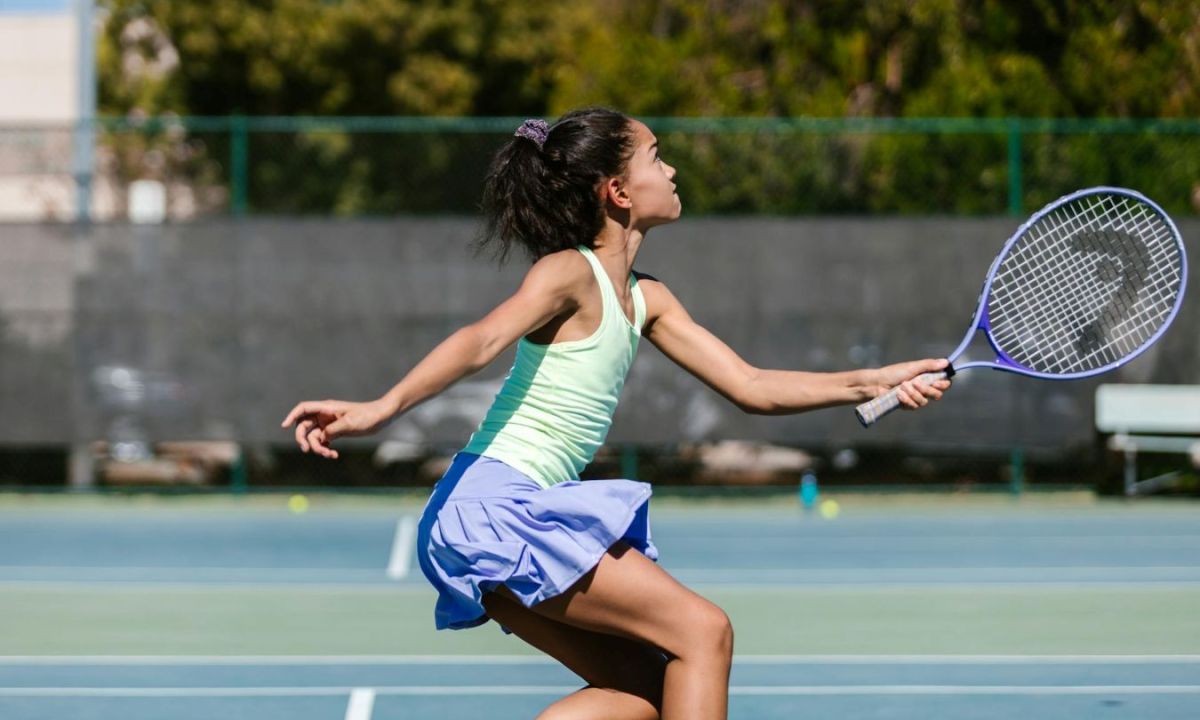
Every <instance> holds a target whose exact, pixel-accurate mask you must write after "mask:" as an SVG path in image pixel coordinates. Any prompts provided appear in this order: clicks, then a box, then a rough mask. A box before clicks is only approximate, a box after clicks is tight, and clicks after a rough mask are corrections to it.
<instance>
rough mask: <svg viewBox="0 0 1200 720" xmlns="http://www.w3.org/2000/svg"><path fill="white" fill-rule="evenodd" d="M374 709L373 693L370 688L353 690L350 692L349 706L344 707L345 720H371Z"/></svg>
mask: <svg viewBox="0 0 1200 720" xmlns="http://www.w3.org/2000/svg"><path fill="white" fill-rule="evenodd" d="M374 709H375V691H374V690H372V689H371V688H354V690H353V691H351V692H350V704H349V705H347V706H346V720H371V712H372V711H373V710H374Z"/></svg>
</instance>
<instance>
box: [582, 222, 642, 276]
mask: <svg viewBox="0 0 1200 720" xmlns="http://www.w3.org/2000/svg"><path fill="white" fill-rule="evenodd" d="M644 237H645V235H644V234H643V232H642V231H641V230H636V229H633V228H626V227H621V226H620V225H618V224H616V223H614V222H612V221H611V220H610V221H609V222H608V223H606V224H605V226H604V229H603V230H601V231H600V234H599V235H597V236H596V242H595V247H594V249H593V252H594V253H595V254H596V257H597V258H599V259H600V260H601V262H603V263H604V264H605V266H606V267H608V263H609V262H620V263H621V265H623V266H624V267H623V273H622V277H624V276H627V275H629V272H630V271H631V270H632V269H633V261H634V260H635V259H636V258H637V254H638V250H639V249H640V248H641V246H642V240H643V239H644ZM610 269H611V268H610Z"/></svg>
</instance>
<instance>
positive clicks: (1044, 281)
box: [1000, 202, 1145, 371]
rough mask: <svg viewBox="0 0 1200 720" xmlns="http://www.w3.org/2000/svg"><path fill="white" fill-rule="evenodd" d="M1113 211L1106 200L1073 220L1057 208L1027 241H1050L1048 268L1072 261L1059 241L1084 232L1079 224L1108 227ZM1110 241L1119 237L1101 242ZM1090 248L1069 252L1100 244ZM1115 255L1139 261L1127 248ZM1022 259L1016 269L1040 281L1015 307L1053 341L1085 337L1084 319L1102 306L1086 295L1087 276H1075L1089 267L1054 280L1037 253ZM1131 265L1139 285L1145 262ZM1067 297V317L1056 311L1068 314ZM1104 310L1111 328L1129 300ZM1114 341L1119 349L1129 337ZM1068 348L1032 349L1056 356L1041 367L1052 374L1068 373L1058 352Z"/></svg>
mask: <svg viewBox="0 0 1200 720" xmlns="http://www.w3.org/2000/svg"><path fill="white" fill-rule="evenodd" d="M1113 209H1114V208H1113V207H1112V204H1111V202H1110V203H1109V206H1108V207H1107V208H1102V206H1101V205H1100V204H1098V203H1092V204H1091V205H1089V206H1086V207H1084V208H1083V209H1082V212H1080V213H1079V214H1078V215H1077V216H1072V215H1070V214H1068V213H1065V212H1064V211H1063V210H1062V209H1060V210H1059V211H1058V212H1056V213H1055V214H1054V215H1053V216H1052V217H1051V220H1052V221H1053V222H1052V223H1047V224H1045V227H1041V228H1039V227H1035V228H1033V231H1034V232H1033V233H1032V237H1034V238H1036V239H1038V240H1043V241H1045V240H1047V239H1049V240H1051V241H1053V242H1054V244H1053V245H1051V246H1050V247H1056V248H1057V251H1056V252H1055V254H1054V256H1053V257H1051V258H1049V262H1050V263H1051V264H1053V263H1054V262H1058V263H1064V262H1069V261H1070V260H1071V258H1069V257H1064V256H1065V255H1067V254H1068V252H1067V250H1068V248H1070V247H1071V246H1070V245H1069V244H1068V243H1066V242H1064V239H1066V238H1070V237H1079V235H1078V234H1077V232H1078V231H1080V230H1081V229H1082V228H1083V226H1085V224H1086V223H1092V224H1098V223H1105V222H1106V221H1108V224H1110V225H1111V224H1112V223H1111V220H1112V218H1111V216H1112V211H1113ZM1098 211H1099V212H1098ZM1143 219H1144V218H1143ZM1125 225H1128V223H1125ZM1114 239H1117V240H1119V239H1120V236H1119V235H1117V236H1112V235H1111V234H1110V236H1109V237H1107V238H1106V240H1107V241H1109V242H1112V241H1113V240H1114ZM1085 245H1086V243H1085ZM1045 246H1046V243H1045V242H1042V243H1041V245H1040V246H1039V245H1031V246H1029V247H1031V248H1033V249H1034V250H1038V251H1041V252H1042V253H1043V255H1045V252H1046V247H1045ZM1091 246H1092V247H1077V248H1074V250H1076V251H1078V250H1081V249H1089V250H1097V249H1100V247H1099V244H1098V243H1096V242H1092V243H1091ZM1120 251H1123V252H1124V256H1125V257H1138V255H1137V252H1136V248H1129V247H1126V248H1122V249H1120ZM1025 255H1027V256H1028V257H1027V258H1026V259H1025V260H1024V262H1022V263H1019V266H1022V267H1021V269H1023V270H1026V271H1027V272H1026V274H1028V272H1030V271H1032V272H1033V273H1035V277H1034V279H1035V280H1037V281H1040V282H1034V283H1029V284H1028V285H1029V286H1030V287H1032V288H1034V290H1035V292H1033V293H1030V294H1028V295H1029V296H1028V298H1026V303H1025V304H1024V305H1022V306H1020V309H1021V310H1022V311H1023V312H1025V313H1030V314H1031V315H1030V317H1032V318H1033V319H1034V321H1035V323H1040V325H1041V326H1043V328H1048V329H1049V330H1050V332H1049V333H1048V335H1049V336H1055V335H1057V337H1059V338H1060V340H1061V339H1062V338H1070V337H1075V338H1077V339H1079V338H1083V337H1084V333H1086V332H1087V331H1088V329H1089V328H1088V325H1087V322H1088V321H1087V318H1088V317H1089V316H1090V317H1092V318H1096V317H1097V316H1099V315H1100V312H1099V311H1100V310H1101V309H1102V306H1099V303H1102V302H1103V293H1096V292H1091V293H1090V294H1089V293H1086V292H1085V291H1086V290H1087V289H1088V285H1087V282H1088V280H1087V275H1085V274H1081V273H1080V272H1079V270H1078V268H1080V267H1082V269H1083V271H1084V272H1085V273H1086V272H1087V271H1088V270H1089V269H1090V268H1089V267H1088V266H1087V264H1086V263H1084V264H1080V263H1073V264H1070V265H1064V267H1068V268H1076V270H1075V272H1072V273H1067V274H1064V273H1062V272H1060V273H1058V276H1057V277H1056V276H1055V275H1054V274H1053V273H1050V274H1047V273H1046V272H1044V269H1045V268H1046V267H1047V266H1046V265H1045V264H1043V263H1044V262H1046V260H1043V261H1042V262H1035V260H1036V253H1031V252H1026V253H1025ZM1135 265H1141V266H1142V267H1141V268H1140V269H1138V268H1136V267H1135V268H1134V270H1136V271H1137V273H1138V276H1139V278H1140V279H1141V280H1143V281H1144V280H1145V277H1144V275H1145V263H1144V262H1142V263H1135ZM1096 267H1097V268H1102V264H1101V263H1097V265H1096ZM1039 270H1042V272H1040V273H1039V272H1038V271H1039ZM1127 271H1128V270H1127ZM1108 274H1109V275H1110V276H1111V275H1112V274H1113V268H1111V267H1110V268H1108ZM1037 275H1040V277H1037ZM1101 279H1102V280H1111V279H1112V278H1111V277H1103V278H1101ZM1051 280H1053V281H1056V282H1051ZM1127 294H1128V293H1127ZM1071 299H1075V300H1076V301H1077V302H1075V303H1074V305H1075V306H1076V307H1075V309H1076V311H1075V312H1069V313H1067V314H1064V313H1062V312H1061V310H1062V309H1063V308H1067V309H1068V310H1070V309H1071V307H1072V303H1071V302H1069V301H1070V300H1071ZM1080 299H1083V300H1084V302H1083V303H1080V302H1078V301H1079V300H1080ZM1089 300H1090V303H1089V302H1087V301H1089ZM1119 302H1120V301H1119V300H1118V303H1119ZM1001 304H1002V303H1001ZM1107 307H1108V312H1106V313H1105V314H1106V315H1109V316H1111V317H1109V320H1108V324H1109V325H1114V324H1116V322H1114V321H1115V320H1119V318H1120V313H1122V312H1125V313H1127V312H1128V301H1126V302H1125V303H1124V304H1122V306H1121V307H1120V308H1118V309H1116V310H1113V308H1112V307H1111V305H1110V306H1107ZM1056 309H1057V310H1059V311H1060V312H1057V313H1055V312H1053V311H1054V310H1056ZM1095 322H1096V321H1095V320H1093V321H1092V323H1093V325H1094V323H1095ZM1000 325H1003V322H1001V323H1000ZM1092 330H1093V333H1092V334H1093V335H1097V334H1098V333H1096V332H1095V328H1094V327H1093V328H1092ZM1000 334H1001V335H1002V336H1004V337H1005V342H1006V343H1007V342H1008V340H1009V338H1008V336H1005V334H1004V333H1000ZM1115 337H1116V339H1117V340H1118V345H1121V344H1122V343H1121V342H1120V341H1121V340H1125V341H1126V343H1124V344H1126V345H1127V341H1128V337H1129V336H1128V335H1127V334H1126V333H1121V334H1117V335H1116V336H1115ZM1026 344H1027V345H1028V343H1026ZM1093 344H1094V345H1097V347H1095V348H1094V349H1099V345H1098V344H1097V343H1096V340H1095V338H1093ZM1068 346H1069V343H1064V342H1060V343H1058V344H1057V345H1054V346H1051V347H1049V348H1046V347H1042V348H1034V349H1035V350H1037V349H1040V350H1042V353H1041V354H1043V355H1047V354H1049V355H1050V356H1051V358H1050V359H1051V361H1053V360H1054V357H1056V356H1057V357H1059V358H1060V360H1059V361H1058V362H1057V363H1055V365H1054V367H1049V368H1046V369H1048V370H1055V371H1070V370H1071V369H1072V366H1071V365H1070V364H1069V363H1064V362H1063V361H1062V360H1061V357H1062V355H1063V351H1065V350H1066V349H1068ZM1047 350H1048V351H1049V352H1048V353H1047V352H1046V351H1047ZM1026 359H1027V360H1028V358H1026ZM1084 366H1085V364H1080V365H1079V367H1084Z"/></svg>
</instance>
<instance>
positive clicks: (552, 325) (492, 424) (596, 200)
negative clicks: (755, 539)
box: [283, 108, 949, 720]
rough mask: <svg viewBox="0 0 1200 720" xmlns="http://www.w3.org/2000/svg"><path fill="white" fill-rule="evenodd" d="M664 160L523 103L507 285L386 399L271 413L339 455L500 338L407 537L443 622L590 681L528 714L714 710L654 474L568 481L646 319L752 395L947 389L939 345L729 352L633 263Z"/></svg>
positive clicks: (500, 159)
mask: <svg viewBox="0 0 1200 720" xmlns="http://www.w3.org/2000/svg"><path fill="white" fill-rule="evenodd" d="M674 176H675V170H674V168H672V167H671V166H670V165H667V164H666V163H665V162H663V160H662V159H661V158H660V157H659V154H658V143H657V141H656V139H655V137H654V134H653V133H652V132H651V131H650V129H649V128H648V127H646V126H645V125H644V124H642V123H641V122H638V121H637V120H634V119H632V118H630V117H628V116H626V115H624V114H621V113H619V112H616V111H613V110H608V109H603V108H590V109H584V110H578V111H575V112H572V113H569V114H567V115H565V116H563V117H562V118H561V119H559V120H558V121H557V122H555V123H554V124H553V125H547V124H546V123H545V122H543V121H541V120H527V121H525V122H524V123H523V124H522V125H521V127H520V128H519V129H518V130H517V131H516V133H515V135H514V137H513V138H512V139H511V140H509V141H508V143H507V144H505V145H504V147H502V148H501V149H500V151H499V152H498V153H497V155H496V157H495V159H494V161H493V164H492V166H491V170H490V172H489V175H488V178H487V183H486V188H485V191H484V210H485V215H486V226H485V230H484V234H483V235H482V240H481V242H482V244H483V245H484V246H485V247H491V248H493V249H495V250H496V251H497V254H498V255H499V256H501V257H502V258H503V257H504V256H506V255H507V254H508V252H509V251H510V250H512V249H513V248H514V247H517V248H520V249H522V250H524V251H525V252H526V253H527V254H528V255H529V256H530V257H531V258H532V260H533V266H532V267H531V268H530V270H529V272H528V274H527V275H526V276H525V279H524V281H523V282H522V284H521V286H520V288H519V289H518V290H517V291H516V293H515V294H514V295H513V296H512V297H510V298H509V299H507V300H505V301H504V302H503V303H501V304H500V305H499V306H498V307H496V308H495V309H494V310H492V311H491V312H490V313H489V314H487V315H486V316H485V317H484V318H483V319H482V320H479V321H478V322H475V323H473V324H471V325H468V326H466V327H464V328H462V329H461V330H459V331H457V332H455V333H454V334H452V335H451V336H450V337H449V338H447V339H446V340H445V341H443V342H442V343H441V344H440V345H438V346H437V347H436V348H434V349H433V351H432V352H430V353H429V355H428V356H426V357H425V358H424V359H423V360H422V361H421V362H420V363H418V364H417V366H416V367H414V368H413V369H412V370H411V371H410V372H409V373H408V374H407V375H406V376H405V377H404V379H402V380H401V381H400V382H399V383H398V384H397V385H396V386H395V387H394V388H392V389H391V390H390V391H389V392H388V393H387V394H386V395H384V396H383V397H382V398H380V399H378V400H375V401H371V402H363V403H353V402H341V401H333V400H330V401H324V402H302V403H300V404H299V405H297V406H296V407H295V408H294V409H293V410H292V411H291V412H290V413H288V415H287V418H286V419H285V420H284V421H283V426H284V427H288V426H290V425H292V424H293V423H294V424H295V436H296V442H297V443H299V445H300V447H301V448H302V449H303V450H304V451H305V452H312V453H316V454H318V455H320V456H323V457H327V458H337V456H338V453H337V450H335V449H334V448H333V447H332V446H331V441H333V440H334V439H336V438H339V437H347V436H356V435H364V434H368V433H371V432H374V431H376V430H378V429H379V428H381V427H382V426H383V425H385V424H386V423H387V422H388V421H389V420H390V419H392V418H394V417H396V416H397V415H399V414H401V413H403V412H405V411H406V410H409V409H411V408H412V407H414V406H416V405H417V404H418V403H421V402H423V401H425V400H428V399H429V398H431V397H433V396H434V395H436V394H438V393H439V392H441V391H443V390H445V389H446V388H447V387H449V386H450V385H451V384H453V383H454V382H456V381H458V380H460V379H461V378H463V377H465V376H467V375H470V374H472V373H474V372H476V371H478V370H480V369H482V368H484V367H485V366H487V365H488V364H489V363H490V362H492V360H494V359H495V358H496V356H497V355H499V354H500V353H501V352H502V351H503V350H504V349H505V348H507V347H509V346H510V345H512V344H513V343H514V342H515V343H517V354H516V360H515V361H514V363H513V366H512V369H511V370H510V372H509V375H508V377H507V379H506V380H505V382H504V385H503V387H502V388H501V390H500V392H499V394H498V395H497V396H496V399H495V401H494V404H493V405H492V407H491V409H490V410H489V411H488V413H487V416H486V417H485V418H484V419H483V422H482V423H481V424H480V426H479V428H478V430H476V432H475V433H474V434H473V435H472V436H471V438H470V440H469V442H468V443H467V445H466V447H465V448H463V450H462V451H461V452H460V453H458V454H457V455H456V456H455V458H454V460H453V463H452V464H451V466H450V468H449V470H448V471H447V472H446V474H445V475H444V476H443V477H442V478H441V479H440V480H439V481H438V483H437V484H436V486H435V487H434V490H433V493H432V496H431V497H430V499H429V501H428V503H427V505H426V507H425V511H424V514H423V515H422V518H421V521H420V523H419V526H418V527H419V530H418V536H417V538H418V539H417V552H418V556H419V560H420V565H421V569H422V570H423V571H424V573H425V576H426V577H427V578H428V579H429V582H430V583H432V584H433V586H434V588H435V589H436V590H437V592H438V600H437V606H436V610H435V622H436V625H437V627H438V628H439V629H444V628H453V629H461V628H469V627H473V626H477V625H480V624H483V623H485V622H487V621H488V619H489V618H490V619H494V620H496V621H497V622H498V623H500V625H501V628H502V629H504V630H505V631H506V632H511V633H515V634H516V635H517V636H518V637H520V638H521V639H522V640H524V641H526V642H528V643H529V644H530V645H532V646H534V647H536V648H538V649H539V650H541V651H543V652H545V653H547V654H549V655H551V656H553V657H554V658H556V659H557V660H559V661H560V662H562V663H563V665H565V666H566V667H568V668H569V669H571V670H572V671H574V672H575V673H576V674H578V675H579V676H580V677H582V678H583V679H584V680H585V681H586V682H587V683H588V684H587V686H586V687H584V688H582V689H580V690H578V691H577V692H575V693H572V694H571V695H568V696H567V697H565V698H563V699H561V700H559V701H557V702H555V703H554V704H552V705H551V706H550V707H548V708H546V709H545V710H544V711H543V712H542V714H541V715H539V717H540V718H543V719H544V720H546V719H550V718H572V719H578V718H607V719H612V718H631V719H632V718H658V717H660V716H661V717H663V718H674V719H676V720H679V719H684V718H686V719H687V720H702V719H705V718H724V717H726V714H727V706H728V689H729V671H730V664H731V662H732V656H733V629H732V627H731V625H730V621H729V618H728V616H727V615H726V614H725V612H724V611H722V610H721V608H719V607H717V606H716V605H714V604H713V603H712V602H709V601H708V600H706V599H704V598H703V597H701V596H700V595H698V594H696V593H695V592H692V591H691V590H689V589H688V588H686V587H684V586H683V585H681V584H680V583H679V582H677V581H676V580H675V579H674V578H672V577H671V576H670V575H668V574H667V573H666V572H665V571H664V570H662V569H661V568H660V567H659V566H658V565H657V564H656V562H655V561H656V560H657V559H658V550H657V549H656V548H655V546H654V544H653V542H652V541H651V537H650V522H649V516H648V512H647V511H648V501H649V498H650V492H651V491H650V486H649V485H647V484H645V483H641V482H635V481H632V480H593V481H587V482H580V480H579V473H580V471H582V470H583V469H584V467H585V466H586V465H587V464H588V463H589V462H590V461H591V460H592V457H593V455H594V454H595V452H596V450H597V449H598V448H599V447H600V445H601V444H602V443H603V442H604V439H605V436H606V434H607V433H608V429H609V426H610V424H611V421H612V416H613V412H614V410H615V409H616V407H617V399H618V397H619V395H620V392H621V387H622V385H623V384H624V381H625V375H626V372H627V371H628V370H629V367H630V365H631V363H632V362H633V358H634V354H635V352H636V351H637V347H638V342H639V340H640V339H641V338H642V337H643V336H644V337H646V338H648V339H649V340H650V342H652V343H654V345H655V346H657V347H658V348H659V349H660V350H661V351H662V352H663V353H665V354H666V355H667V356H668V357H669V358H671V359H672V360H673V361H675V362H676V363H678V364H679V365H680V366H682V367H683V368H684V369H685V370H687V371H688V372H690V373H692V374H693V375H695V376H696V377H698V378H700V379H701V380H702V381H704V382H705V383H707V384H708V385H709V386H710V387H712V388H713V389H714V390H716V391H717V392H719V393H720V394H722V395H724V396H725V397H726V398H728V399H729V400H730V401H731V402H733V403H734V404H736V405H737V406H738V407H739V408H741V409H742V410H744V411H745V412H748V413H759V414H771V415H781V414H786V413H798V412H803V411H805V410H812V409H814V408H822V407H828V406H831V405H839V404H847V403H857V402H862V401H863V400H866V399H870V398H873V397H875V396H877V395H879V394H881V393H884V392H887V391H888V390H890V389H891V388H893V387H897V386H898V387H899V388H900V398H901V401H902V403H903V405H904V406H905V407H907V408H919V407H922V406H924V405H926V404H927V403H928V402H930V401H931V400H935V399H938V398H940V397H941V395H942V392H943V391H944V390H946V389H947V388H948V387H949V381H939V382H936V383H933V384H931V385H925V384H922V383H920V382H918V381H916V380H915V378H916V376H918V375H920V374H921V373H924V372H929V371H934V370H940V369H943V368H944V367H945V366H946V364H947V363H946V361H945V360H936V359H930V360H920V361H916V362H907V363H901V364H898V365H890V366H888V367H884V368H880V369H871V370H858V371H852V372H840V373H809V372H789V371H783V370H763V369H759V368H756V367H753V366H751V365H749V364H748V363H746V362H745V361H744V360H743V359H742V358H740V357H739V356H738V355H737V354H736V353H735V352H734V351H733V350H731V349H730V348H729V347H728V346H727V345H725V343H723V342H722V341H721V340H719V339H718V338H716V337H715V336H713V335H712V334H710V333H709V332H708V331H707V330H705V329H704V328H703V327H701V326H700V325H698V324H696V323H695V322H694V321H693V320H692V318H691V317H690V316H689V315H688V313H687V311H686V310H684V308H683V306H682V305H681V304H680V303H679V301H678V300H677V299H676V298H675V296H674V295H672V294H671V291H670V290H668V289H667V286H666V285H664V284H663V283H662V282H660V281H659V280H657V279H655V278H653V277H651V276H649V275H645V274H642V273H637V272H633V271H632V268H633V265H634V260H635V259H636V258H637V254H638V250H639V249H640V248H641V246H642V243H643V241H644V240H645V238H646V233H647V231H649V230H650V228H653V227H655V226H657V225H662V224H664V223H669V222H671V221H673V220H675V219H676V218H678V217H679V213H680V201H679V196H678V195H677V194H676V192H675V183H674V182H673V178H674Z"/></svg>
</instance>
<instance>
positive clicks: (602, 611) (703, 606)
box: [498, 542, 733, 658]
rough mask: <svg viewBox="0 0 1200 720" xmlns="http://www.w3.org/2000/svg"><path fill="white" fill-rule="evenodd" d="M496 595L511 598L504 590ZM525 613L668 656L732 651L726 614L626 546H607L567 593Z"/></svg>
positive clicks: (622, 544)
mask: <svg viewBox="0 0 1200 720" xmlns="http://www.w3.org/2000/svg"><path fill="white" fill-rule="evenodd" d="M498 592H500V593H505V594H507V595H508V597H513V596H512V595H511V594H510V593H508V589H507V588H505V587H503V586H501V587H500V588H498ZM514 601H515V598H514ZM530 609H531V610H533V611H534V612H536V613H537V614H539V615H541V616H543V617H546V618H549V619H551V620H554V621H557V622H559V623H562V624H566V625H571V626H573V627H576V628H581V629H584V630H590V631H592V632H596V633H601V634H606V635H616V636H619V637H622V638H626V639H629V640H633V641H636V642H639V643H643V644H646V645H649V646H652V647H655V648H659V649H661V650H663V651H664V652H666V654H667V656H668V657H670V658H674V657H685V656H691V657H695V656H697V654H699V655H703V656H710V655H713V654H718V655H727V654H729V653H731V652H732V642H733V630H732V626H731V624H730V621H729V617H728V616H727V615H726V614H725V612H724V611H723V610H721V608H719V607H717V606H716V605H714V604H713V603H712V602H710V601H708V600H706V599H705V598H703V597H701V596H700V595H698V594H696V593H695V592H693V591H692V590H689V589H688V588H686V587H684V586H683V585H682V584H681V583H680V582H679V581H678V580H676V579H675V578H673V577H671V576H670V575H669V574H668V573H667V572H666V571H665V570H663V569H662V568H661V567H659V566H658V565H657V564H656V563H654V562H653V561H652V560H650V559H649V558H647V557H646V556H645V555H642V554H641V553H640V552H638V551H636V550H633V549H632V548H630V547H629V545H628V544H627V543H625V542H618V543H616V544H615V545H613V546H612V547H611V548H609V550H608V552H607V553H605V554H604V555H603V556H601V558H600V562H599V564H597V565H596V567H595V568H593V569H592V571H591V572H589V573H588V574H586V575H584V576H583V578H581V579H580V580H579V581H578V582H576V583H575V584H574V585H573V586H571V588H570V589H569V590H567V591H566V592H564V593H562V594H561V595H556V596H555V597H552V598H550V599H548V600H545V601H543V602H541V603H538V604H537V605H534V606H533V607H532V608H530Z"/></svg>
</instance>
